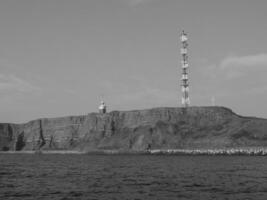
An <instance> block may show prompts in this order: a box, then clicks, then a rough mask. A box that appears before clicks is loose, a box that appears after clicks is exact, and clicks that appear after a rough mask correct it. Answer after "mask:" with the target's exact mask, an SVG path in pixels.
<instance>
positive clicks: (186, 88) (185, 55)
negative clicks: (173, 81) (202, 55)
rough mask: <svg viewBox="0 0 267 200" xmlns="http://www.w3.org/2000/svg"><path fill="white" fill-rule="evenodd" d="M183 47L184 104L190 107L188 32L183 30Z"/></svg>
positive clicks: (182, 79) (182, 80)
mask: <svg viewBox="0 0 267 200" xmlns="http://www.w3.org/2000/svg"><path fill="white" fill-rule="evenodd" d="M180 40H181V43H182V47H181V55H182V78H181V82H182V83H181V86H182V105H183V106H184V107H188V106H189V104H190V100H189V81H188V67H189V64H188V52H187V47H188V37H187V34H186V33H185V32H184V31H183V32H182V34H181V37H180Z"/></svg>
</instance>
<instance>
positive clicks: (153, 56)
mask: <svg viewBox="0 0 267 200" xmlns="http://www.w3.org/2000/svg"><path fill="white" fill-rule="evenodd" d="M266 9H267V1H266V0H262V1H260V0H254V1H251V0H223V1H222V0H198V1H195V0H194V1H193V0H1V1H0V122H26V121H28V120H32V119H36V118H41V117H57V116H65V115H79V114H87V113H89V112H97V107H98V105H99V101H100V98H101V96H102V97H103V98H104V100H105V101H106V103H107V105H108V110H132V109H143V108H151V107H162V106H168V107H176V106H181V89H180V77H181V65H180V61H181V56H180V53H179V48H180V47H181V46H180V43H179V34H180V32H181V31H182V29H185V30H186V32H188V36H189V62H190V71H189V73H190V74H189V77H190V98H191V104H192V105H193V106H208V105H212V99H214V100H215V104H216V105H220V106H226V107H229V108H231V109H233V111H235V112H237V113H238V114H242V115H249V116H258V117H265V118H267V105H266V103H267V39H266V38H267V23H266V19H267V12H266Z"/></svg>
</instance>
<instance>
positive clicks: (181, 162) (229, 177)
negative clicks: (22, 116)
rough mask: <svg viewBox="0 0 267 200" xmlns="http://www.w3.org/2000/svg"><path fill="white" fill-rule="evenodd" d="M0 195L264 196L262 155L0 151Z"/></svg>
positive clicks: (205, 199)
mask: <svg viewBox="0 0 267 200" xmlns="http://www.w3.org/2000/svg"><path fill="white" fill-rule="evenodd" d="M0 199H1V200H6V199H12V200H13V199H34V200H35V199H49V200H53V199H66V200H67V199H97V200H98V199H99V200H102V199H107V200H113V199H133V200H134V199H145V200H149V199H153V200H154V199H159V200H164V199H168V200H171V199H197V200H209V199H233V200H237V199H253V200H255V199H262V200H266V199H267V157H261V156H255V157H249V156H175V155H172V156H168V155H157V156H155V155H154V156H153V155H56V154H54V155H44V154H41V155H34V154H33V155H27V154H12V155H8V154H0Z"/></svg>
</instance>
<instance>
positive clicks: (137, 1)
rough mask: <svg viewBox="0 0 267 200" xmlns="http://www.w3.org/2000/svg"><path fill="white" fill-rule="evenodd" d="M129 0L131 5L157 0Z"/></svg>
mask: <svg viewBox="0 0 267 200" xmlns="http://www.w3.org/2000/svg"><path fill="white" fill-rule="evenodd" d="M127 1H128V2H129V4H130V6H138V5H140V4H144V3H150V2H153V1H157V0H127Z"/></svg>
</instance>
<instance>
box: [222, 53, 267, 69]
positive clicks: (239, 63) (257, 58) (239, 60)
mask: <svg viewBox="0 0 267 200" xmlns="http://www.w3.org/2000/svg"><path fill="white" fill-rule="evenodd" d="M220 66H221V68H222V69H226V68H229V67H255V66H265V67H267V54H257V55H248V56H239V57H238V56H231V57H227V58H225V59H224V60H223V61H222V62H221V65H220Z"/></svg>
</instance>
